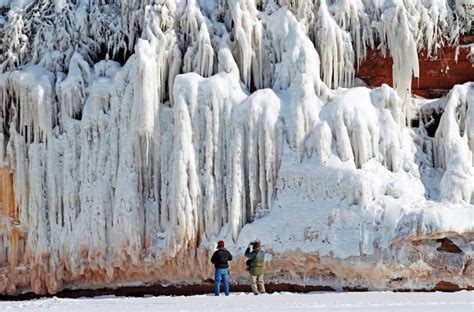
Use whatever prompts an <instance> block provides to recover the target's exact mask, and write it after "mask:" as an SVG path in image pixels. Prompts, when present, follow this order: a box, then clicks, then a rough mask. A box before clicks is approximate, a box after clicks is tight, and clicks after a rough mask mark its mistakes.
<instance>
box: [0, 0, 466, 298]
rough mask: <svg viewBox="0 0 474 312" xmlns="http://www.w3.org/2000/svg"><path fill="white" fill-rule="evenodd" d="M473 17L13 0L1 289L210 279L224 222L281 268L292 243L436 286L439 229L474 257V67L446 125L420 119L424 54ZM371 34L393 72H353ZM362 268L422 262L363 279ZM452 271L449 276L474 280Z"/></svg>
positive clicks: (0, 157) (413, 5)
mask: <svg viewBox="0 0 474 312" xmlns="http://www.w3.org/2000/svg"><path fill="white" fill-rule="evenodd" d="M471 27H472V5H471V4H469V3H468V2H466V1H460V0H459V1H445V0H430V1H425V0H415V1H411V0H410V1H408V0H406V1H403V0H385V1H382V0H377V1H374V0H355V1H349V0H345V1H319V0H316V1H312V0H186V1H185V0H181V1H174V0H147V1H138V0H137V1H134V0H115V1H102V0H91V1H83V0H77V1H46V0H41V1H0V38H1V39H0V103H1V105H2V107H1V109H0V143H1V144H0V164H2V166H3V167H7V168H10V171H11V174H12V176H13V189H14V194H15V207H18V211H19V215H18V216H17V217H14V218H13V217H12V218H7V217H4V216H3V215H0V237H1V239H0V265H1V266H0V293H6V292H9V293H16V292H19V291H25V290H28V289H31V290H33V291H34V292H38V293H44V292H50V293H54V292H56V291H58V290H60V289H62V288H64V287H72V286H73V285H74V287H76V286H78V287H97V286H98V285H107V284H111V283H113V284H125V283H129V282H133V281H136V280H142V281H146V282H157V281H160V280H172V281H179V280H181V281H183V280H187V281H193V280H196V279H205V278H206V277H207V275H208V273H209V268H208V267H207V260H206V259H207V258H206V257H205V256H206V255H207V253H208V252H210V249H212V246H213V245H212V244H213V242H214V241H215V240H216V239H217V238H225V239H226V240H228V241H229V245H230V246H231V247H230V248H231V249H232V250H233V251H235V252H239V251H241V250H240V248H242V247H243V246H245V245H246V244H247V242H248V240H249V239H254V238H256V237H257V236H258V237H259V238H260V239H261V240H262V241H264V242H265V244H266V246H267V248H268V250H269V251H271V254H273V255H274V257H275V258H274V259H275V261H274V262H273V263H274V264H270V269H269V270H270V272H274V273H271V274H273V275H271V274H270V276H271V278H273V279H274V280H275V281H278V280H279V279H282V278H293V279H296V277H304V276H301V274H300V275H298V274H299V273H295V272H293V273H291V272H290V273H288V274H287V275H286V276H279V275H278V273H275V272H278V269H277V267H276V266H277V264H278V263H279V261H282V260H281V257H283V256H285V255H287V256H288V263H293V264H295V262H296V264H295V265H296V266H297V262H298V260H297V259H296V258H295V257H293V256H291V255H288V254H287V253H288V252H290V251H292V250H296V249H298V250H299V251H298V252H307V253H308V255H310V254H311V255H313V256H308V257H309V258H308V259H312V258H311V257H313V258H314V257H316V258H314V259H317V260H315V262H314V263H313V265H315V266H317V264H318V263H319V264H320V267H324V268H325V269H324V270H326V271H324V272H323V271H318V270H315V271H314V272H312V273H311V272H306V273H304V274H303V275H305V274H309V277H310V278H313V277H314V278H315V279H317V278H318V276H319V280H320V281H321V278H322V277H321V276H323V279H324V278H326V277H327V278H328V281H329V280H330V278H331V276H330V274H327V273H328V272H336V273H333V274H335V275H336V276H338V277H340V278H341V280H346V281H347V280H350V283H353V285H355V286H357V285H359V286H360V285H366V284H364V283H368V284H367V285H368V287H378V288H397V287H399V288H403V287H425V286H426V285H428V286H430V285H432V284H433V283H434V282H435V281H436V277H433V276H432V275H430V274H428V273H427V272H429V271H430V270H433V269H432V268H438V267H439V266H440V265H441V264H439V263H435V262H434V260H433V258H432V257H431V258H429V255H430V252H432V251H433V250H434V249H435V247H436V246H435V245H434V244H435V243H432V240H433V239H438V238H443V237H446V236H448V234H446V233H449V237H450V238H451V239H453V240H455V241H456V242H458V241H459V242H458V244H459V245H460V246H461V247H462V248H463V256H462V257H464V258H462V257H461V258H459V259H458V258H456V259H455V260H446V261H447V263H449V264H450V265H451V264H452V263H454V262H453V261H458V262H459V263H462V264H463V265H464V264H465V263H471V262H469V261H470V260H469V259H470V257H472V245H471V247H469V238H465V237H463V235H464V234H465V233H472V232H473V230H474V222H473V220H472V211H473V210H472V209H474V208H473V202H472V201H473V190H474V183H473V177H474V170H473V164H474V159H473V156H472V153H473V151H474V109H473V107H474V83H473V82H467V83H466V84H464V85H459V86H456V87H455V88H453V90H451V92H450V93H449V95H448V96H447V98H446V101H444V102H443V101H439V102H437V103H438V106H436V107H434V108H433V109H436V110H437V111H440V112H442V117H441V121H440V124H439V127H438V130H437V131H436V135H435V137H434V139H432V138H429V137H428V136H427V135H426V133H424V132H423V129H422V128H423V127H420V129H419V131H418V130H413V129H411V128H410V127H409V126H408V122H409V121H410V119H412V117H413V116H412V114H413V112H414V111H416V109H418V107H416V105H414V104H413V103H412V98H411V94H410V88H411V82H412V77H413V76H414V77H417V76H418V74H419V73H418V71H419V68H418V52H419V51H420V50H421V49H426V51H427V53H428V54H430V55H431V54H433V55H436V53H437V50H438V49H439V48H440V47H441V46H443V45H448V44H449V45H454V46H455V45H457V44H458V39H459V35H460V34H464V33H469V31H472V28H471ZM369 49H379V50H381V51H382V52H383V53H384V54H385V55H387V57H389V56H390V57H391V58H392V59H393V77H394V88H393V89H392V88H391V87H389V86H387V85H383V86H381V87H379V88H376V89H372V90H371V89H368V88H366V87H357V88H351V87H352V86H353V82H354V73H355V71H356V69H357V66H358V64H359V63H360V62H361V60H363V59H364V58H365V56H366V54H367V51H368V50H369ZM425 108H426V107H425ZM419 115H420V116H423V110H420V112H419ZM445 206H447V207H449V208H450V209H447V208H446V207H445ZM0 211H1V209H0ZM456 215H457V217H456ZM269 228H271V229H272V230H271V231H269V230H268V229H269ZM412 238H413V239H418V240H428V242H427V243H426V244H421V245H416V247H413V246H411V245H410V242H411V240H410V239H412ZM463 240H464V241H463ZM470 241H471V244H472V237H471V240H470ZM410 246H411V247H410ZM419 253H421V254H423V255H427V256H426V257H428V258H429V259H428V258H426V257H425V258H417V260H418V261H419V262H418V264H419V266H418V267H415V266H412V265H413V263H412V262H411V260H412V259H413V257H414V256H413V255H415V254H416V255H417V254H419ZM314 254H317V255H318V256H314ZM183 255H187V256H188V257H191V258H193V260H192V261H191V263H190V264H189V265H188V267H187V268H186V269H183V268H182V265H183V263H182V260H180V259H182V256H183ZM199 257H202V258H203V259H199ZM318 257H321V258H320V259H319V258H318ZM354 257H355V258H357V259H358V260H357V261H359V262H358V263H359V264H358V266H355V267H356V268H352V270H353V271H350V270H351V269H350V268H349V266H348V264H347V263H344V262H343V261H344V260H345V259H354ZM377 257H379V258H377ZM194 258H196V259H194ZM388 258H396V259H398V260H386V259H388ZM380 259H385V260H380ZM364 261H366V262H364ZM371 261H372V262H371ZM384 261H385V262H384ZM397 261H398V262H397ZM367 263H378V266H379V267H378V268H379V271H378V272H382V273H380V276H383V277H384V278H387V279H390V278H392V277H393V279H394V280H395V281H396V280H397V277H396V276H395V275H396V274H397V273H400V272H401V273H400V274H402V275H403V278H405V277H407V276H410V274H414V273H413V272H415V271H416V270H418V271H421V272H422V273H423V274H422V275H420V276H421V277H420V281H419V284H416V285H413V284H410V283H409V282H400V283H399V284H387V283H386V280H384V279H383V278H381V277H380V276H379V277H378V278H379V279H375V278H374V280H373V283H372V284H370V283H369V282H367V281H365V282H361V277H360V276H361V274H362V275H363V274H364V272H365V273H367V272H368V271H369V270H368V269H367V265H368V264H367ZM427 263H428V264H427ZM459 263H458V264H459ZM397 264H399V265H400V266H399V267H396V265H397ZM453 265H454V264H453ZM420 267H421V269H420ZM180 268H181V269H180ZM239 270H240V271H239ZM272 270H273V271H272ZM389 270H393V272H395V273H391V274H388V275H390V276H389V277H387V275H384V274H387V273H386V272H387V271H389ZM469 270H471V271H469ZM461 271H462V272H461V273H459V272H457V271H456V269H455V268H454V269H452V271H449V272H448V273H449V274H451V275H449V274H448V273H446V274H448V275H447V276H448V277H447V278H448V279H451V280H453V281H455V282H456V283H458V284H459V285H461V286H463V287H464V286H466V285H472V284H473V280H472V275H470V273H469V272H471V273H472V264H471V268H469V265H466V269H464V270H461ZM236 272H237V276H238V274H241V276H244V274H245V272H244V271H243V267H240V268H238V269H237V270H236ZM354 272H355V273H354ZM384 272H385V273H384ZM324 274H327V276H326V275H324ZM420 274H421V273H420ZM325 276H326V277H325ZM453 276H454V277H453ZM341 280H340V281H341ZM332 281H333V282H334V279H333V280H332ZM359 282H360V283H359ZM327 283H329V282H327ZM334 283H336V282H334ZM340 283H342V282H340ZM357 283H359V284H357ZM420 285H421V286H420ZM428 286H427V287H428Z"/></svg>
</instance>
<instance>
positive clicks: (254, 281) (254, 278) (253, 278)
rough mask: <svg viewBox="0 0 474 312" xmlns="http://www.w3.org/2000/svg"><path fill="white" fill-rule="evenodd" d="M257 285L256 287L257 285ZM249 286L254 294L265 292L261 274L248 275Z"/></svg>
mask: <svg viewBox="0 0 474 312" xmlns="http://www.w3.org/2000/svg"><path fill="white" fill-rule="evenodd" d="M257 285H258V287H257ZM250 287H252V291H253V293H254V294H256V295H258V293H261V294H264V293H265V284H264V283H263V274H262V275H250Z"/></svg>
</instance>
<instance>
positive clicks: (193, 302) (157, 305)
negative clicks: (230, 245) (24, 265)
mask: <svg viewBox="0 0 474 312" xmlns="http://www.w3.org/2000/svg"><path fill="white" fill-rule="evenodd" d="M256 308H258V309H259V310H260V311H262V310H264V311H315V310H316V311H349V310H350V311H417V312H423V311H430V312H435V311H443V312H444V311H450V312H454V311H473V309H474V292H472V291H470V292H468V291H460V292H455V293H439V292H430V293H393V292H341V293H333V292H331V293H309V294H293V293H274V294H271V295H262V296H254V295H252V294H247V293H233V294H231V295H230V296H229V297H224V296H221V297H219V298H216V297H214V296H213V295H201V296H190V297H182V296H179V297H148V298H127V297H97V298H81V299H61V298H48V299H39V300H30V301H17V302H11V301H5V302H0V311H2V312H4V311H5V312H6V311H15V312H16V311H18V312H19V311H28V312H33V311H68V312H74V311H88V312H94V311H101V312H106V311H120V312H125V311H140V312H145V311H207V312H212V311H252V310H254V309H256Z"/></svg>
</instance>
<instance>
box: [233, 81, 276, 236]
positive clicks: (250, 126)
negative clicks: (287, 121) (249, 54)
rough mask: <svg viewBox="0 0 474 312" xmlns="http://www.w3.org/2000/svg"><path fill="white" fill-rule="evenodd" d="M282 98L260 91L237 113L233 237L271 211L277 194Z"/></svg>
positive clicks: (269, 92) (234, 147)
mask: <svg viewBox="0 0 474 312" xmlns="http://www.w3.org/2000/svg"><path fill="white" fill-rule="evenodd" d="M280 109H281V106H280V99H279V98H278V97H277V96H276V95H275V93H273V91H271V90H268V89H264V90H261V91H257V92H255V93H254V94H252V95H251V96H250V97H249V98H248V99H246V100H245V101H244V102H243V103H242V104H240V105H239V106H238V107H237V108H236V109H235V110H234V113H233V116H235V117H234V118H233V119H234V120H235V124H234V125H233V128H232V137H233V138H234V141H235V143H234V146H233V147H232V151H231V155H232V156H231V168H230V176H231V179H232V180H231V181H232V193H231V194H232V196H231V200H230V216H229V218H230V224H231V230H232V237H233V238H234V239H237V236H238V234H239V231H240V229H241V228H242V227H243V226H244V225H245V224H246V223H247V222H250V221H252V220H253V218H254V216H255V215H261V214H263V213H265V212H268V211H270V209H271V207H272V203H273V200H274V198H275V196H276V182H277V173H278V169H279V167H280V163H281V155H282V148H283V122H282V120H280Z"/></svg>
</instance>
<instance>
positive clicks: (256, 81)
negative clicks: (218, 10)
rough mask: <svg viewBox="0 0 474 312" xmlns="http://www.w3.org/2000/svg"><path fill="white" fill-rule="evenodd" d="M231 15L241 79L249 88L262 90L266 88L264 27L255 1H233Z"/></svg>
mask: <svg viewBox="0 0 474 312" xmlns="http://www.w3.org/2000/svg"><path fill="white" fill-rule="evenodd" d="M230 15H231V18H232V23H233V25H234V26H233V27H232V30H233V37H234V40H235V44H236V45H237V47H238V49H237V55H236V59H237V60H238V65H239V69H240V74H241V79H242V81H243V82H244V83H245V85H246V86H247V88H249V89H250V88H251V86H254V87H255V88H256V89H261V88H262V87H263V86H264V80H263V76H262V75H263V70H264V68H263V55H262V53H263V47H262V45H263V42H262V41H263V37H262V36H263V33H262V31H263V29H262V27H263V26H262V22H261V20H259V18H258V11H257V8H256V6H255V3H254V1H241V0H234V1H231V3H230Z"/></svg>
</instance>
